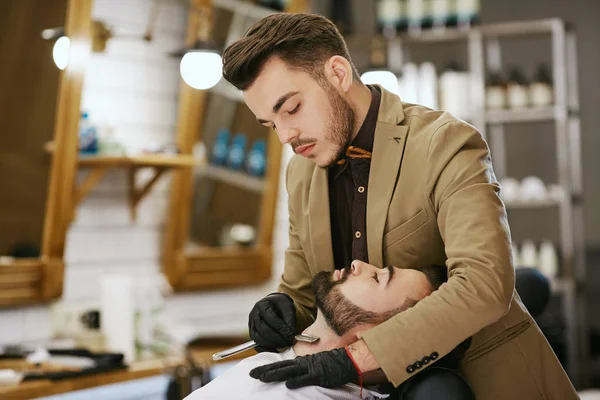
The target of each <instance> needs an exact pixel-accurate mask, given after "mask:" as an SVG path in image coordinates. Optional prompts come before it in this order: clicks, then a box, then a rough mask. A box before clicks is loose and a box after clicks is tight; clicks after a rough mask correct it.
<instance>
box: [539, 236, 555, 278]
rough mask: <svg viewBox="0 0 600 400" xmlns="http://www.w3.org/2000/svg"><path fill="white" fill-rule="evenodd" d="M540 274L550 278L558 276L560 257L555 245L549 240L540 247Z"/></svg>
mask: <svg viewBox="0 0 600 400" xmlns="http://www.w3.org/2000/svg"><path fill="white" fill-rule="evenodd" d="M539 263H540V272H541V273H543V274H544V275H546V277H548V278H554V277H556V275H557V274H558V255H557V254H556V249H555V248H554V245H553V244H552V242H551V241H549V240H544V241H543V242H542V244H541V245H540V256H539Z"/></svg>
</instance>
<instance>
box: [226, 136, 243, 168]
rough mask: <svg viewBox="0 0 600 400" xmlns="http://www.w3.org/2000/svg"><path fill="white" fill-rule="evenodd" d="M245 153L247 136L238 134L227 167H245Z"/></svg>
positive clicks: (230, 151) (230, 150) (233, 140)
mask: <svg viewBox="0 0 600 400" xmlns="http://www.w3.org/2000/svg"><path fill="white" fill-rule="evenodd" d="M245 151H246V136H245V135H244V134H243V133H238V134H236V135H235V136H234V137H233V139H232V141H231V147H230V148H229V156H228V158H227V165H229V167H230V168H233V169H242V168H243V167H244V158H245Z"/></svg>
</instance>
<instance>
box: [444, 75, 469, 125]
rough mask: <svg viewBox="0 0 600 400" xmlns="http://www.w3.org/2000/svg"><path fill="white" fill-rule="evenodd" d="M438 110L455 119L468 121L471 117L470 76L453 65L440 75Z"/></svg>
mask: <svg viewBox="0 0 600 400" xmlns="http://www.w3.org/2000/svg"><path fill="white" fill-rule="evenodd" d="M439 85H440V100H439V103H440V109H441V110H443V111H448V112H449V113H451V114H453V115H454V116H455V117H458V118H461V119H463V120H465V121H469V120H471V119H472V117H473V110H472V107H471V95H470V91H469V88H470V87H471V82H470V76H469V73H468V72H466V71H462V70H460V68H458V67H457V66H455V65H450V66H448V67H447V68H446V69H445V70H444V72H443V73H442V74H441V75H440V82H439Z"/></svg>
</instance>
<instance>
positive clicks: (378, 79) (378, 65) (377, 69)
mask: <svg viewBox="0 0 600 400" xmlns="http://www.w3.org/2000/svg"><path fill="white" fill-rule="evenodd" d="M370 64H371V65H370V68H368V70H367V71H365V72H363V74H362V75H361V76H360V80H361V81H362V82H363V83H364V84H365V85H372V84H378V85H381V86H382V87H383V88H385V89H387V90H389V91H390V92H392V93H394V94H398V91H399V85H398V77H396V75H395V74H394V73H393V72H391V71H390V70H389V69H388V68H386V64H387V60H386V42H385V40H383V39H374V40H373V43H372V45H371V57H370Z"/></svg>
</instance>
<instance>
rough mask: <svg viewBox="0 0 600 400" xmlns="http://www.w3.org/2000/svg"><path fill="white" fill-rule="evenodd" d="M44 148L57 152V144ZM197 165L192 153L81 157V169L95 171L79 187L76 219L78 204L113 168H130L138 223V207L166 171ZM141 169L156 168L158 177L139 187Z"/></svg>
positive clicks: (132, 207)
mask: <svg viewBox="0 0 600 400" xmlns="http://www.w3.org/2000/svg"><path fill="white" fill-rule="evenodd" d="M44 148H45V150H46V151H47V152H49V153H53V152H54V143H53V142H48V143H46V144H45V145H44ZM195 165H200V160H198V159H197V158H195V157H194V156H192V155H189V154H166V153H164V154H160V153H149V154H140V155H137V156H110V155H95V154H90V155H85V154H78V155H77V166H78V167H79V168H82V169H83V168H85V169H91V172H90V173H89V174H88V175H87V176H86V177H85V180H84V181H83V182H82V183H81V184H80V185H79V186H78V187H76V188H75V191H74V196H73V216H74V214H75V209H76V207H77V205H78V204H79V203H81V201H82V200H83V199H84V198H85V197H86V196H87V195H88V194H89V193H90V192H91V190H92V189H93V188H94V187H95V186H96V185H97V184H98V182H100V180H101V179H102V178H103V177H104V175H106V173H107V172H108V171H109V170H110V169H112V168H126V169H127V171H128V173H129V208H130V212H131V217H132V219H133V220H134V221H135V219H136V215H137V206H138V204H139V203H140V201H142V199H143V198H144V197H145V196H146V195H147V194H148V193H149V192H150V189H152V187H153V186H154V184H155V183H156V182H157V181H158V179H159V178H160V177H161V176H162V175H163V174H164V172H165V171H167V170H169V169H180V168H191V167H193V166H195ZM141 168H153V169H154V176H153V177H152V178H150V179H149V180H148V181H146V182H145V183H144V184H143V185H141V187H139V186H138V185H137V184H136V174H137V172H138V170H139V169H141Z"/></svg>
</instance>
